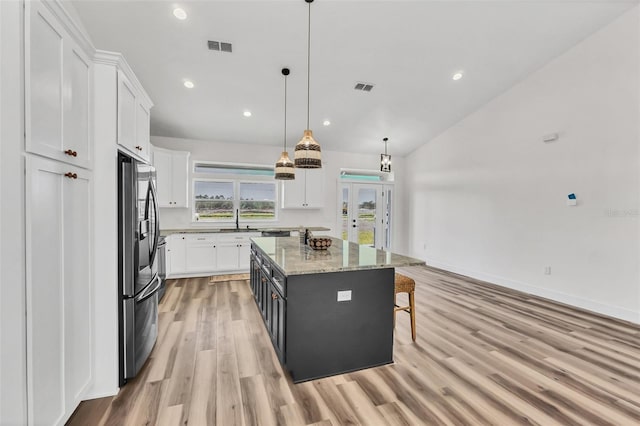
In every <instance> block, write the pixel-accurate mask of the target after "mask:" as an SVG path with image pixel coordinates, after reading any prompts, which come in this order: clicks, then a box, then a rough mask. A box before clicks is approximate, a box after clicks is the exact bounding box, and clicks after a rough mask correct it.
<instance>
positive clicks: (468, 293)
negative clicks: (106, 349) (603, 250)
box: [70, 267, 640, 426]
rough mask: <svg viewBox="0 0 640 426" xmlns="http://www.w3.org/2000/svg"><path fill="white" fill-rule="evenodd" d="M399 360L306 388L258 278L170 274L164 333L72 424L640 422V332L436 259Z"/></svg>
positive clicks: (425, 273)
mask: <svg viewBox="0 0 640 426" xmlns="http://www.w3.org/2000/svg"><path fill="white" fill-rule="evenodd" d="M399 272H402V273H404V274H406V275H409V276H411V277H413V278H414V279H415V280H416V302H417V308H416V311H417V330H418V340H417V342H415V343H414V342H412V341H411V333H410V323H409V317H408V315H407V314H404V313H398V319H397V324H396V335H395V346H394V359H395V363H394V364H391V365H387V366H383V367H378V368H373V369H368V370H363V371H359V372H355V373H350V374H344V375H339V376H334V377H330V378H326V379H321V380H315V381H311V382H306V383H301V384H297V385H294V384H293V383H292V382H291V380H290V379H289V377H288V376H287V374H286V373H284V372H283V371H282V369H281V367H280V364H279V363H278V360H277V358H276V356H275V353H274V351H273V348H272V346H271V342H270V340H269V337H268V334H267V332H266V330H265V327H264V324H263V322H262V318H261V316H260V314H259V312H258V309H257V308H256V306H255V302H254V300H253V297H252V296H251V294H250V290H249V286H248V283H247V281H245V280H239V281H238V280H236V281H219V282H209V279H208V278H198V279H184V280H170V281H169V283H168V288H167V293H166V296H165V298H164V300H163V302H162V303H161V305H160V333H159V338H158V342H157V344H156V347H155V349H154V350H153V353H152V355H151V358H150V360H149V361H148V363H147V364H146V366H145V367H144V368H143V370H142V372H141V373H140V375H139V376H138V377H137V378H136V379H135V380H133V381H131V382H130V383H128V384H127V385H126V386H125V387H123V388H122V390H121V391H120V394H119V395H118V396H117V397H115V398H106V399H101V400H94V401H88V402H84V403H82V404H81V406H80V407H79V408H78V410H77V411H76V414H75V415H74V416H73V418H72V419H71V421H70V424H71V425H94V424H104V425H154V424H158V425H178V424H190V425H224V426H227V425H234V424H238V425H240V424H244V425H308V424H316V425H347V424H363V425H419V424H427V425H440V424H443V425H450V424H451V425H485V424H495V425H517V424H540V425H557V424H561V425H585V424H595V425H632V424H640V327H638V326H635V325H632V324H629V323H625V322H622V321H616V320H612V319H610V318H606V317H602V316H599V315H595V314H592V313H588V312H585V311H581V310H578V309H574V308H570V307H567V306H564V305H561V304H557V303H554V302H551V301H548V300H544V299H540V298H537V297H532V296H529V295H526V294H523V293H518V292H515V291H511V290H507V289H504V288H501V287H498V286H493V285H490V284H486V283H482V282H479V281H476V280H473V279H470V278H466V277H462V276H459V275H455V274H451V273H447V272H444V271H440V270H436V269H430V268H426V267H416V268H406V269H401V270H399Z"/></svg>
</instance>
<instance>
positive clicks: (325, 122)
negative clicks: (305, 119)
mask: <svg viewBox="0 0 640 426" xmlns="http://www.w3.org/2000/svg"><path fill="white" fill-rule="evenodd" d="M322 125H323V126H330V125H331V122H330V121H329V120H324V121H323V122H322Z"/></svg>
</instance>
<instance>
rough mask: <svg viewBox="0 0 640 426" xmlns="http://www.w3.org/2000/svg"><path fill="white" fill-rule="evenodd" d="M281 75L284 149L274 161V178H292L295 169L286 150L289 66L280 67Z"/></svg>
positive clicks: (293, 177)
mask: <svg viewBox="0 0 640 426" xmlns="http://www.w3.org/2000/svg"><path fill="white" fill-rule="evenodd" d="M282 75H284V151H282V155H280V159H279V160H278V162H277V163H276V179H278V180H292V179H295V178H296V175H295V171H296V169H295V168H294V164H293V161H291V160H290V159H289V153H288V152H287V76H288V75H289V68H282Z"/></svg>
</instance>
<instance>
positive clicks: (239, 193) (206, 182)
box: [193, 162, 277, 222]
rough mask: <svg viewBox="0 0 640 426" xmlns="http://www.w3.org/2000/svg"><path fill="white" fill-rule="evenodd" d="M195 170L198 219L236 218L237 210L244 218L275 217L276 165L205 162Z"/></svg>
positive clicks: (197, 164) (271, 218)
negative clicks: (274, 170)
mask: <svg viewBox="0 0 640 426" xmlns="http://www.w3.org/2000/svg"><path fill="white" fill-rule="evenodd" d="M193 174H194V176H193V198H194V200H193V208H194V212H193V213H194V218H195V220H197V221H200V222H203V221H204V222H233V221H235V218H236V211H238V213H239V220H241V221H242V220H244V221H265V220H271V221H272V220H276V218H277V210H276V205H277V187H276V182H275V181H274V180H273V175H274V172H273V167H269V166H255V165H244V164H243V165H238V164H224V163H204V162H203V163H195V164H194V168H193ZM249 179H250V180H249Z"/></svg>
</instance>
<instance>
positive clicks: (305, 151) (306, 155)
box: [294, 0, 322, 169]
mask: <svg viewBox="0 0 640 426" xmlns="http://www.w3.org/2000/svg"><path fill="white" fill-rule="evenodd" d="M304 1H305V2H306V3H307V4H308V5H309V20H308V31H307V129H306V130H305V131H304V134H303V136H302V139H300V142H298V143H297V144H296V148H295V155H294V162H295V166H296V167H298V168H300V169H319V168H321V167H322V153H321V151H320V144H319V143H318V142H316V140H315V139H314V138H313V133H312V132H311V130H310V129H309V93H310V90H309V87H310V81H311V77H310V75H311V59H310V58H311V3H313V0H304Z"/></svg>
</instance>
